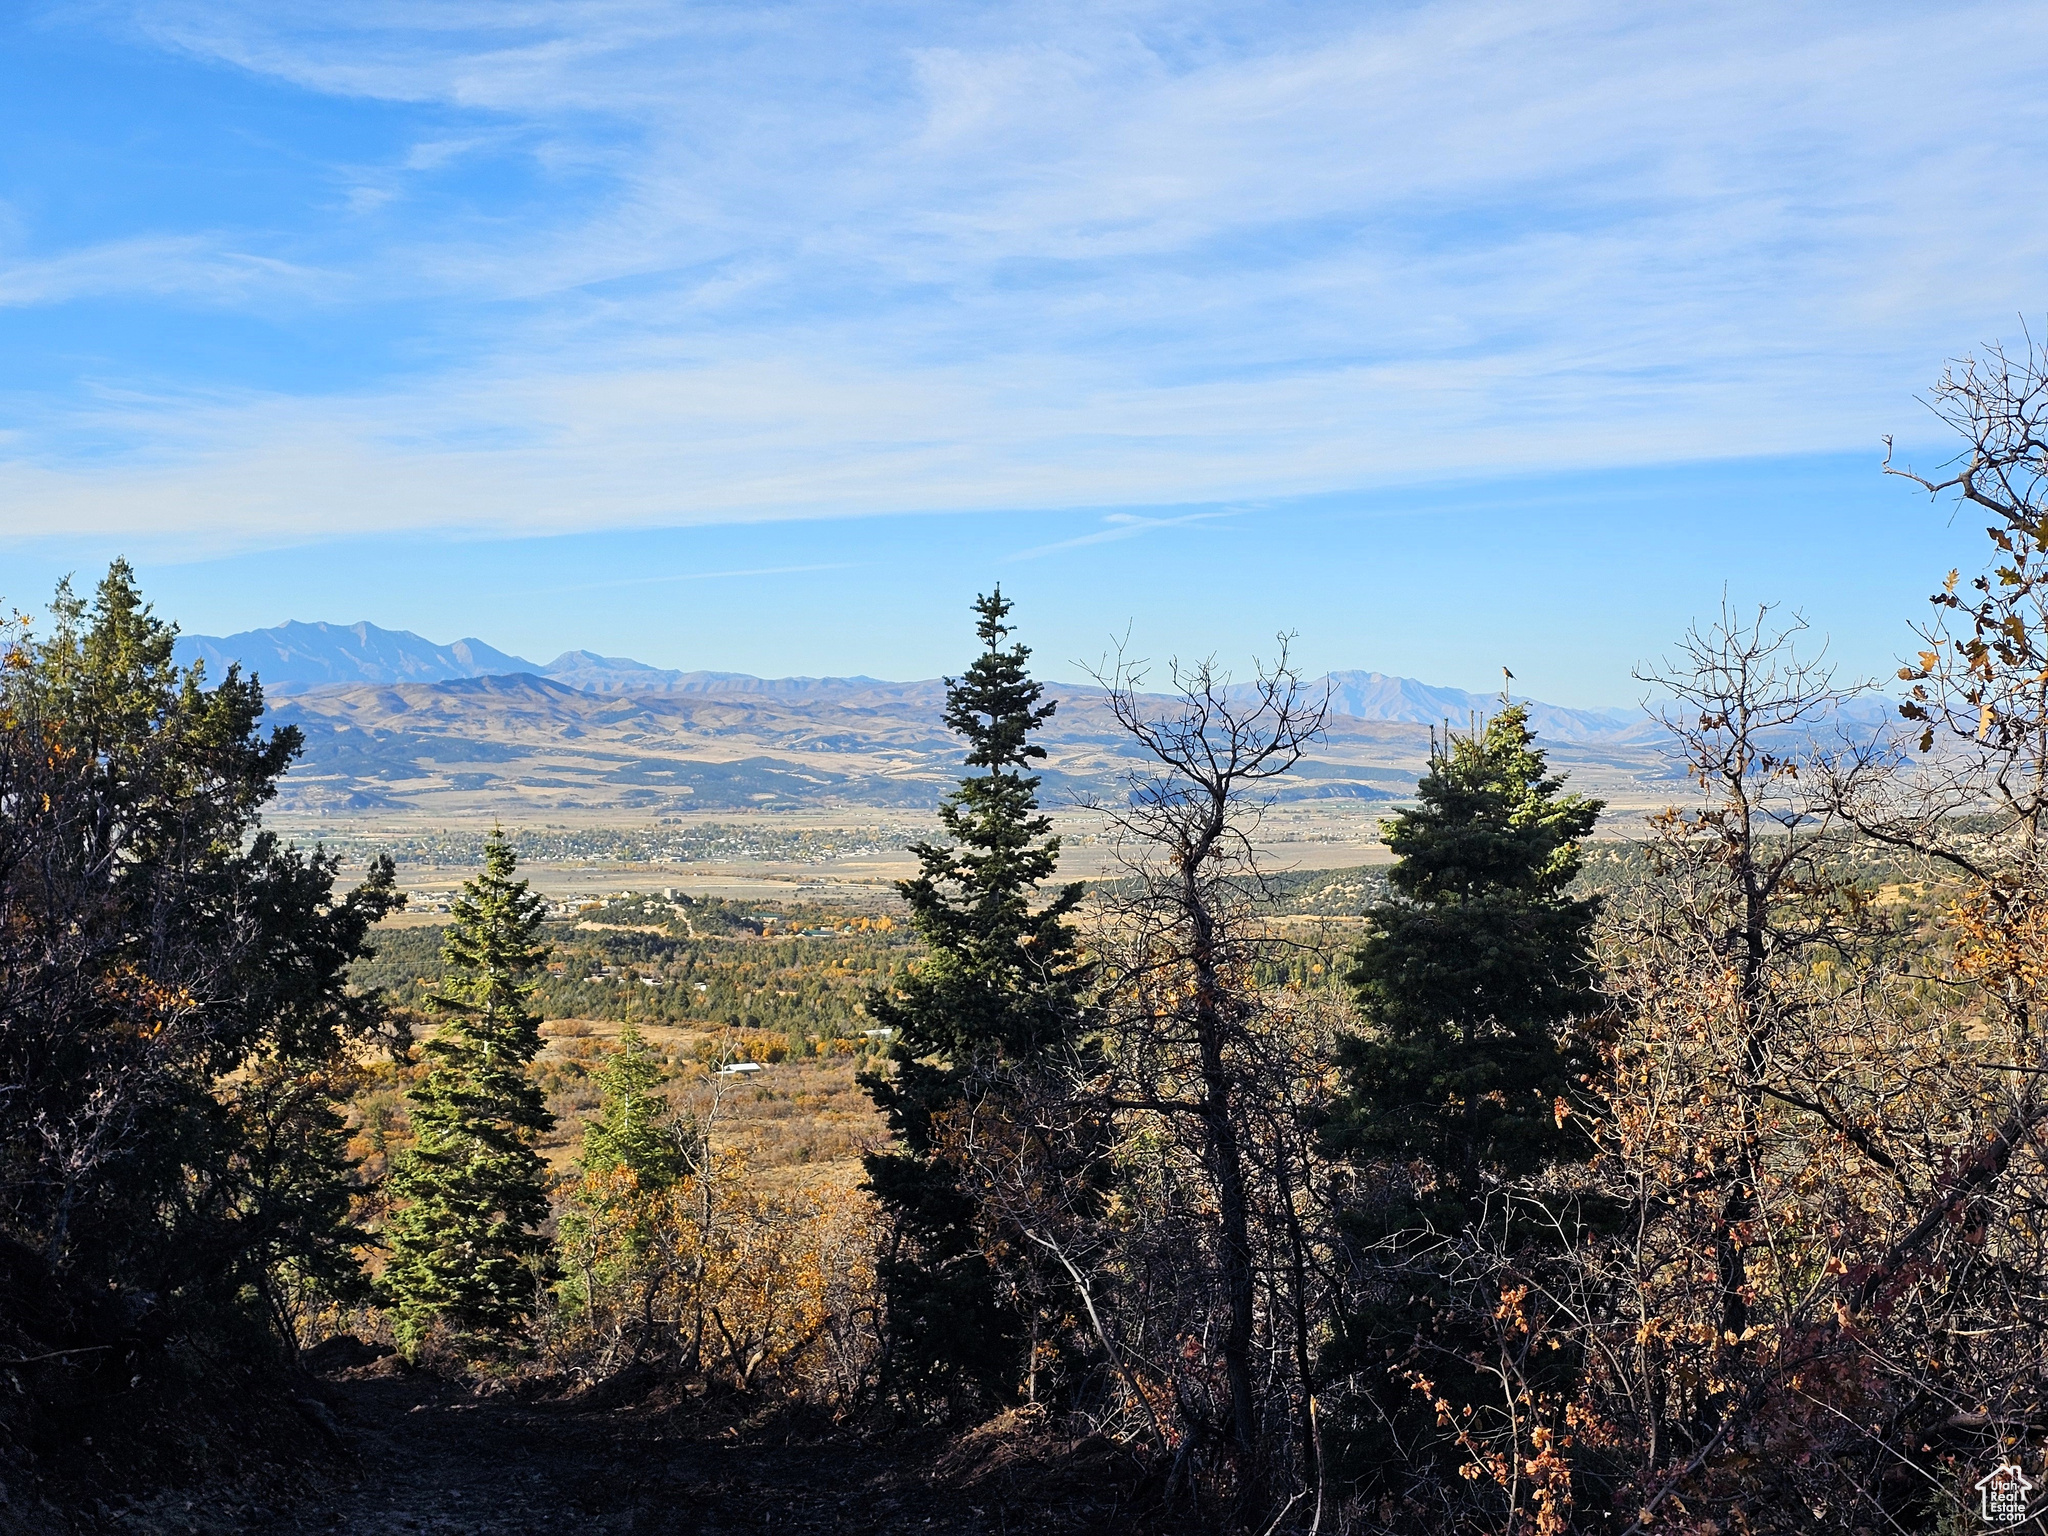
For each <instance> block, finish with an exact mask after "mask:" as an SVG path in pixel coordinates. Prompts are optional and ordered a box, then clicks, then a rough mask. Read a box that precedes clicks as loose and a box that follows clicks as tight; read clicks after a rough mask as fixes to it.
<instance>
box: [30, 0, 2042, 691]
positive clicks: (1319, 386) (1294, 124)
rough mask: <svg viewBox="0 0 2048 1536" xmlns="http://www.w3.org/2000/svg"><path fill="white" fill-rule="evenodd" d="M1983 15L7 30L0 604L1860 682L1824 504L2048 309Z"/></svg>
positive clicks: (1234, 12) (1907, 525) (1306, 9)
mask: <svg viewBox="0 0 2048 1536" xmlns="http://www.w3.org/2000/svg"><path fill="white" fill-rule="evenodd" d="M2044 150H2048V13H2044V12H2042V11H2040V10H2038V9H2037V8H2032V7H2013V6H2009V5H1998V6H1992V5H1983V6H1971V5H1951V6H1944V7H1939V8H1929V7H1921V6H1892V5H1885V4H1870V3H1865V4H1859V5H1855V6H1848V5H1837V6H1822V5H1799V4H1790V5H1788V4H1771V5H1725V4H1724V5H1685V4H1675V5H1660V6H1655V7H1645V6H1630V5H1618V4H1616V5H1577V4H1570V3H1562V4H1560V3H1546V4H1544V5H1541V6H1537V5H1528V6H1502V5H1498V4H1491V5H1441V4H1406V5H1383V6H1375V5H1358V4H1348V5H1316V4H1289V3H1277V4H1270V5H1264V6H1259V7H1244V6H1222V5H1217V6H1211V5H1205V4H1199V3H1182V4H1117V3H1114V0H1092V3H1088V4H1073V5H1062V4H1018V5H974V4H961V5H956V6H943V7H941V6H930V5H920V6H902V5H896V6H892V5H887V4H874V5H860V6H854V5H847V4H841V5H836V6H833V5H803V4H797V5H780V6H778V5H745V6H719V5H708V4H689V5H684V4H645V3H638V0H589V3H561V4H537V3H523V0H496V3H492V4H488V5H486V4H472V3H462V0H454V3H440V0H407V3H403V4H381V3H375V0H365V3H358V4H353V5H350V6H345V7H344V6H334V5H331V4H321V5H299V4H292V3H289V0H264V3H261V4H255V3H250V4H240V3H236V0H203V3H162V4H156V3H144V4H116V3H90V4H81V3H77V0H72V3H68V4H64V5H58V6H38V5H34V4H28V5H21V4H17V5H14V6H10V7H7V8H5V10H4V12H0V598H4V599H6V600H8V601H12V602H14V603H16V604H19V605H22V606H29V605H32V604H35V603H37V602H39V601H40V600H41V599H42V598H43V596H44V595H46V593H47V590H48V587H49V585H50V583H51V582H52V581H53V580H54V579H55V577H56V576H57V575H58V574H60V573H61V572H63V571H65V570H67V569H77V570H79V571H80V572H81V573H82V574H89V573H90V572H91V571H92V570H93V568H94V567H95V566H96V565H98V564H101V563H103V562H104V560H105V559H106V558H107V557H108V556H109V555H111V554H113V553H115V552H117V551H125V552H127V553H128V554H130V555H131V556H132V557H133V558H134V559H135V560H136V562H137V564H138V565H139V566H140V568H141V570H142V572H143V576H144V580H145V584H146V587H147V589H148V590H149V591H150V592H151V593H152V594H154V595H155V596H156V597H157V598H158V601H159V606H160V607H161V608H162V609H163V610H164V611H165V612H167V613H170V614H172V615H174V616H175V617H177V618H178V619H179V620H180V621H181V622H182V623H183V624H184V626H185V627H186V628H187V629H189V630H194V631H202V632H220V631H222V630H226V629H235V628H245V627H250V626H254V625H260V624H269V623H275V622H278V621H279V620H282V619H284V618H287V617H298V618H327V619H333V620H341V621H348V620H353V619H357V618H368V619H371V620H373V621H374V622H377V623H380V624H385V625H388V626H392V627H398V628H409V629H415V630H418V631H420V632H421V633H424V634H426V635H428V636H430V637H432V638H434V639H438V640H447V639H452V638H455V637H457V636H458V635H464V634H476V635H479V636H481V637H482V638H484V639H486V640H489V641H490V642H491V643H493V644H495V645H499V646H502V647H504V648H505V649H508V650H514V651H519V652H522V653H524V654H527V655H530V656H534V657H536V658H539V659H545V658H547V657H549V656H551V655H553V654H554V653H555V652H556V651H559V650H561V649H564V648H567V647H571V646H588V647H590V648H593V649H598V650H602V651H607V652H610V653H614V654H621V653H623V654H631V655H635V656H639V657H641V658H643V659H645V660H648V661H653V662H657V663H661V664H666V665H679V666H705V667H718V668H727V669H734V670H747V671H757V672H767V673H786V672H811V673H818V672H854V671H863V672H869V673H874V674H877V675H893V676H906V675H929V674H931V673H934V672H937V671H939V670H942V669H945V668H948V667H950V666H954V665H957V663H958V660H959V658H960V656H961V653H962V650H963V642H964V641H965V639H966V618H965V613H964V605H965V603H966V602H967V601H968V600H969V599H970V598H971V597H972V595H973V593H974V592H975V591H976V590H979V589H981V588H984V587H986V586H987V585H988V584H989V583H990V582H991V581H995V580H1001V581H1002V582H1003V584H1004V585H1005V587H1006V589H1009V590H1012V591H1014V592H1015V593H1016V594H1017V596H1018V597H1019V599H1020V601H1021V603H1022V605H1023V606H1022V610H1021V614H1020V616H1021V617H1022V619H1023V620H1024V623H1025V627H1026V632H1027V638H1029V639H1031V640H1033V641H1034V642H1035V643H1036V644H1037V646H1038V649H1039V651H1040V654H1041V656H1043V657H1045V658H1046V660H1047V670H1048V671H1052V672H1061V673H1068V674H1071V672H1072V666H1071V665H1070V663H1072V662H1075V661H1078V660H1085V659H1089V658H1092V657H1094V656H1096V655H1098V654H1100V652H1101V650H1102V648H1103V645H1104V644H1105V642H1106V641H1107V639H1108V638H1109V637H1110V636H1111V635H1113V634H1119V633H1122V632H1124V631H1126V630H1127V629H1128V631H1129V633H1130V635H1131V638H1132V643H1133V645H1134V647H1135V648H1137V649H1138V650H1140V651H1143V652H1146V653H1148V654H1155V655H1164V654H1167V653H1170V652H1178V653H1180V654H1183V655H1186V654H1192V653H1200V652H1209V651H1215V652H1217V653H1219V654H1220V655H1222V656H1223V657H1224V658H1226V659H1241V658H1245V657H1248V656H1250V655H1251V654H1253V653H1254V652H1259V651H1264V650H1267V649H1270V636H1271V635H1272V633H1273V632H1274V631H1275V630H1276V629H1281V628H1286V629H1291V630H1294V631H1297V632H1298V634H1299V636H1300V640H1299V646H1300V650H1301V653H1302V655H1303V657H1304V658H1305V659H1306V660H1308V661H1309V662H1310V664H1311V665H1313V666H1316V667H1322V666H1332V667H1353V666H1356V667H1377V668H1381V669H1383V670H1389V671H1400V672H1405V673H1408V674H1411V675H1416V676H1421V677H1424V678H1426V679H1428V680H1431V681H1435V682H1444V683H1455V684H1461V685H1464V686H1473V687H1484V686H1486V685H1487V684H1488V683H1489V682H1490V681H1491V680H1492V679H1494V678H1496V677H1497V676H1498V671H1497V669H1498V667H1499V666H1500V665H1501V664H1502V663H1503V662H1505V663H1507V664H1509V665H1511V666H1513V667H1514V669H1515V671H1516V674H1517V676H1518V678H1520V679H1521V680H1522V681H1523V683H1524V684H1525V685H1527V686H1528V688H1529V690H1530V691H1531V692H1532V693H1535V694H1537V695H1538V696H1542V697H1548V698H1553V699H1556V700H1558V701H1560V702H1566V703H1609V702H1621V701H1625V700H1626V699H1628V698H1630V697H1632V696H1633V694H1634V688H1633V685H1632V684H1631V683H1630V681H1629V676H1628V674H1629V670H1630V667H1631V665H1632V664H1634V663H1636V662H1637V661H1639V660H1641V659H1643V658H1645V657H1647V656H1651V655H1654V654H1656V653H1657V652H1658V651H1659V650H1660V649H1662V648H1663V647H1664V646H1665V645H1666V644H1668V642H1669V640H1670V639H1671V638H1672V637H1673V636H1674V635H1675V634H1676V632H1677V631H1678V630H1679V629H1680V628H1682V627H1683V625H1684V623H1685V622H1686V620H1687V619H1688V618H1690V617H1691V616H1692V615H1694V614H1696V613H1699V612H1702V611H1704V610H1705V609H1707V608H1709V607H1711V606H1713V605H1715V604H1716V603H1718V601H1719V600H1720V597H1721V594H1722V592H1723V591H1724V590H1725V591H1727V592H1728V593H1730V594H1731V595H1732V596H1734V597H1735V598H1736V599H1737V600H1739V601H1758V600H1777V601H1782V602H1784V603H1786V604H1788V605H1795V606H1802V607H1804V608H1805V609H1806V610H1807V612H1808V613H1809V614H1810V615H1811V617H1812V618H1813V620H1814V621H1815V623H1816V625H1817V626H1818V627H1819V628H1821V629H1823V630H1825V631H1826V632H1828V633H1829V634H1830V635H1831V636H1832V637H1833V639H1834V643H1835V650H1836V653H1837V654H1838V655H1839V656H1840V657H1842V659H1843V660H1844V661H1845V662H1847V663H1848V664H1849V665H1851V666H1852V667H1855V668H1860V669H1866V670H1879V669H1882V668H1884V667H1885V666H1886V663H1887V662H1888V660H1889V659H1890V658H1891V657H1892V656H1893V655H1895V654H1896V653H1897V652H1898V651H1899V650H1900V649H1902V648H1903V646H1904V643H1905V640H1906V634H1905V629H1904V626H1905V624H1906V622H1907V621H1908V620H1909V619H1911V618H1912V617H1915V616H1916V612H1917V611H1918V610H1919V609H1920V608H1921V606H1922V603H1923V600H1924V597H1925V594H1926V593H1927V592H1928V591H1930V590H1931V589H1932V587H1933V586H1934V584H1935V583H1936V582H1937V581H1938V580H1939V577H1940V575H1941V573H1942V571H1944V570H1945V569H1946V567H1947V566H1948V565H1949V564H1951V563H1954V562H1955V561H1957V560H1964V561H1969V560H1974V558H1975V551H1974V548H1973V542H1974V541H1973V538H1972V537H1971V534H1972V531H1973V525H1971V524H1970V521H1969V520H1968V519H1962V520H1959V523H1958V524H1957V525H1956V526H1951V524H1950V522H1949V516H1948V509H1947V508H1945V507H1936V508H1930V507H1929V506H1928V505H1927V503H1926V502H1925V500H1924V498H1917V497H1915V496H1913V495H1911V494H1909V493H1908V492H1907V490H1906V489H1905V488H1904V487H1902V486H1901V485H1900V484H1899V483H1898V482H1896V481H1887V480H1885V479H1884V478H1883V477H1882V476H1881V475H1880V473H1879V471H1878V461H1879V458H1880V454H1881V449H1880V446H1879V444H1880V439H1881V437H1882V436H1883V434H1885V433H1887V432H1890V433H1895V434H1897V435H1898V437H1899V438H1900V440H1901V442H1902V443H1904V444H1906V445H1908V446H1909V448H1910V450H1911V452H1912V453H1913V454H1914V455H1915V456H1916V458H1917V459H1918V460H1919V461H1920V462H1928V461H1931V460H1934V459H1938V458H1939V457H1941V456H1942V455H1943V454H1944V453H1945V452H1946V451H1947V450H1946V445H1945V444H1943V443H1942V441H1941V439H1940V438H1939V437H1938V436H1937V435H1934V434H1933V433H1932V432H1930V430H1929V426H1928V423H1927V418H1926V416H1925V413H1924V411H1923V410H1922V409H1921V407H1919V406H1918V405H1917V404H1916V403H1915V400H1914V396H1915V394H1916V392H1920V391H1923V390H1924V389H1925V387H1926V386H1927V385H1928V384H1929V383H1930V382H1931V381H1932V380H1933V378H1934V377H1935V376H1936V375H1937V374H1938V373H1939V371H1940V368H1941V365H1942V363H1943V361H1944V359H1945V358H1947V357H1949V356H1950V355H1953V354H1955V353H1958V352H1962V351H1965V350H1968V349H1970V348H1972V347H1974V346H1976V345H1978V344H1980V343H1982V342H1984V341H1986V340H1988V339H1991V338H1993V337H1999V336H2003V337H2008V338H2014V337H2016V336H2017V334H2018V331H2019V327H2020V323H2021V322H2020V316H2021V314H2022V313H2025V312H2032V313H2034V314H2036V315H2038V314H2039V312H2040V309H2041V299H2042V295H2043V293H2044V283H2043V267H2044V257H2048V207H2044V206H2043V204H2042V201H2041V199H2040V198H2039V197H2038V196H2037V195H2035V193H2036V191H2037V190H2038V185H2039V168H2040V166H2041V165H2042V164H2043V163H2044Z"/></svg>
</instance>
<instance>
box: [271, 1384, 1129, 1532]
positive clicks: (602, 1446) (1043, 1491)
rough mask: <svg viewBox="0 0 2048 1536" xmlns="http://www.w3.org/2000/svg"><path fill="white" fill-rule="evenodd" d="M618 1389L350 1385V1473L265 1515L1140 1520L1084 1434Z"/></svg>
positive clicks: (986, 1528)
mask: <svg viewBox="0 0 2048 1536" xmlns="http://www.w3.org/2000/svg"><path fill="white" fill-rule="evenodd" d="M604 1395H605V1394H604V1392H603V1389H599V1392H598V1393H597V1394H593V1397H594V1398H595V1399H596V1401H597V1404H598V1405H596V1406H593V1405H592V1403H591V1402H590V1400H586V1401H585V1403H583V1404H581V1405H579V1404H577V1403H576V1402H574V1401H573V1400H572V1401H570V1402H568V1403H540V1404H524V1403H520V1402H517V1401H515V1400H513V1399H511V1398H508V1397H495V1398H484V1399H477V1398H474V1397H471V1396H469V1395H468V1394H467V1393H465V1392H463V1391H462V1390H460V1389H459V1388H458V1387H456V1386H454V1385H451V1384H449V1383H447V1382H444V1381H441V1380H439V1379H437V1378H434V1377H431V1376H426V1375H410V1374H407V1375H384V1376H374V1375H373V1376H371V1377H369V1379H360V1380H354V1381H342V1382H336V1383H332V1384H330V1390H329V1391H328V1393H327V1401H328V1402H329V1403H330V1404H332V1405H333V1408H332V1411H333V1418H334V1421H335V1428H336V1430H337V1431H338V1436H339V1439H340V1441H341V1444H342V1446H343V1447H345V1452H344V1455H343V1457H342V1461H343V1468H342V1469H341V1475H339V1476H338V1477H336V1478H335V1479H334V1480H333V1482H332V1483H331V1484H330V1485H329V1487H328V1488H327V1490H326V1491H325V1492H324V1493H318V1494H314V1495H312V1496H309V1497H307V1498H304V1499H302V1500H300V1501H298V1502H297V1503H296V1504H295V1505H294V1506H293V1507H292V1508H291V1509H289V1510H288V1511H285V1512H283V1513H281V1514H279V1515H277V1516H275V1517H273V1518H272V1519H271V1520H270V1521H268V1522H266V1523H265V1524H264V1525H262V1526H261V1527H260V1528H259V1529H261V1530H262V1531H264V1532H267V1533H272V1536H287V1533H309V1532H316V1531H317V1532H324V1533H346V1536H371V1533H377V1536H383V1533H434V1536H515V1533H527V1532H564V1531H575V1532H590V1533H594V1536H609V1533H621V1536H623V1533H636V1536H639V1533H649V1532H690V1533H703V1536H715V1533H719V1532H732V1533H739V1532H750V1533H751V1532H759V1533H777V1532H786V1533H812V1532H817V1533H823V1532H832V1533H841V1532H843V1533H846V1536H870V1533H877V1536H878V1533H885V1532H886V1533H891V1536H894V1533H922V1532H947V1533H959V1536H1037V1533H1050V1532H1055V1531H1057V1532H1061V1533H1076V1532H1089V1531H1104V1532H1108V1531H1128V1530H1130V1529H1131V1528H1132V1522H1131V1521H1130V1518H1129V1510H1128V1508H1127V1507H1126V1508H1124V1509H1123V1510H1122V1518H1119V1506H1121V1505H1122V1503H1123V1501H1122V1499H1121V1498H1120V1497H1119V1493H1118V1490H1117V1487H1116V1486H1115V1485H1116V1484H1118V1483H1120V1482H1121V1481H1122V1478H1120V1477H1119V1476H1118V1475H1117V1473H1118V1471H1119V1470H1120V1469H1119V1468H1118V1467H1116V1466H1115V1465H1114V1460H1115V1458H1114V1457H1113V1456H1111V1455H1109V1454H1107V1453H1106V1451H1105V1450H1104V1449H1103V1448H1100V1447H1098V1448H1096V1449H1095V1450H1094V1451H1092V1452H1091V1451H1090V1450H1089V1449H1088V1448H1086V1447H1081V1448H1071V1447H1070V1448H1068V1449H1067V1451H1066V1452H1064V1453H1062V1454H1061V1455H1060V1456H1059V1457H1057V1458H1056V1459H1055V1460H1052V1461H1047V1460H1045V1459H1043V1458H1042V1456H1040V1455H1038V1454H1033V1453H1031V1452H1021V1453H1020V1452H1019V1450H1018V1449H1017V1447H1016V1444H1015V1443H1014V1442H1015V1440H1016V1439H1017V1437H1011V1436H1006V1435H1005V1434H1004V1433H1002V1432H1001V1431H996V1432H993V1433H991V1432H990V1431H988V1430H984V1431H978V1432H977V1433H976V1435H971V1436H968V1437H966V1440H965V1441H964V1442H956V1443H955V1444H954V1445H953V1447H951V1449H946V1448H944V1447H942V1446H941V1445H940V1444H939V1442H937V1441H935V1440H930V1439H923V1438H918V1437H886V1438H885V1439H884V1440H882V1441H880V1442H873V1443H870V1442H864V1441H863V1440H862V1438H861V1437H860V1436H858V1435H856V1434H854V1433H851V1432H848V1431H845V1430H842V1429H839V1428H837V1427H835V1426H832V1425H830V1424H828V1423H825V1422H823V1421H820V1420H818V1419H816V1418H811V1417H807V1416H805V1415H802V1414H800V1413H785V1414H783V1415H781V1416H780V1417H777V1416H775V1415H773V1414H768V1415H762V1416H757V1417H755V1418H753V1419H751V1420H749V1419H747V1418H746V1417H744V1414H743V1410H744V1409H745V1408H746V1407H748V1406H749V1405H748V1404H745V1403H742V1402H739V1401H736V1400H733V1399H726V1400H724V1401H722V1402H718V1403H702V1402H697V1401H693V1400H690V1399H688V1398H687V1397H685V1398H683V1399H682V1400H680V1401H677V1402H671V1403H662V1402H659V1401H648V1400H643V1401H641V1402H639V1403H633V1404H628V1405H624V1406H618V1407H611V1408H606V1407H603V1406H601V1404H602V1402H603V1399H604ZM977 1436H979V1442H978V1443H977ZM1024 1438H1030V1437H1024ZM963 1447H964V1448H965V1454H963ZM1076 1450H1078V1454H1074V1452H1075V1451H1076Z"/></svg>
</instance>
